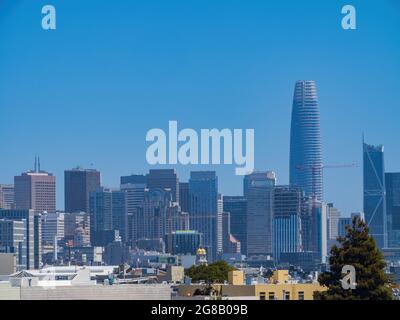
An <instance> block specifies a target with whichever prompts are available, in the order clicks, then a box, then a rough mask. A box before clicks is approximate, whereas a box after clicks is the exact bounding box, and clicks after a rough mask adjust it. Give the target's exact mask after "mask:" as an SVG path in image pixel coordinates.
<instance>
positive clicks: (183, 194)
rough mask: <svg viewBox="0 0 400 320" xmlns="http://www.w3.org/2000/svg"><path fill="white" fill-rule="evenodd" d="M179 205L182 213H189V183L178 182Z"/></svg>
mask: <svg viewBox="0 0 400 320" xmlns="http://www.w3.org/2000/svg"><path fill="white" fill-rule="evenodd" d="M179 205H180V206H181V209H182V211H183V212H189V183H188V182H179Z"/></svg>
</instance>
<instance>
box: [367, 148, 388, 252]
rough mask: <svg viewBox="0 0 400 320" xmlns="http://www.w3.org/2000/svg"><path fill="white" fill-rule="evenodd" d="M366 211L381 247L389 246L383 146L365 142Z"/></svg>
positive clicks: (370, 229)
mask: <svg viewBox="0 0 400 320" xmlns="http://www.w3.org/2000/svg"><path fill="white" fill-rule="evenodd" d="M363 167H364V170H363V171H364V172H363V178H364V213H365V221H366V223H367V225H368V227H369V232H370V234H371V235H372V236H373V237H374V239H375V241H376V244H377V245H378V247H379V248H381V249H382V248H386V247H387V226H386V223H387V222H386V200H385V165H384V156H383V146H381V145H380V146H373V145H369V144H366V143H365V142H363Z"/></svg>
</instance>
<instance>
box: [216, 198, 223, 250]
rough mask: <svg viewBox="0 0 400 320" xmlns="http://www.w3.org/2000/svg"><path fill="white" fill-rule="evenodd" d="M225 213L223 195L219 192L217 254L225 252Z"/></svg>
mask: <svg viewBox="0 0 400 320" xmlns="http://www.w3.org/2000/svg"><path fill="white" fill-rule="evenodd" d="M223 214H224V205H223V202H222V195H221V194H218V198H217V254H222V252H223V241H224V240H223Z"/></svg>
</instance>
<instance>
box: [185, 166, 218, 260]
mask: <svg viewBox="0 0 400 320" xmlns="http://www.w3.org/2000/svg"><path fill="white" fill-rule="evenodd" d="M189 197H190V206H189V217H190V228H191V229H193V230H197V231H199V232H200V233H202V234H203V241H204V247H205V249H206V251H207V255H208V261H209V262H212V261H214V259H216V256H217V214H218V177H217V175H216V173H215V171H192V172H191V173H190V179H189Z"/></svg>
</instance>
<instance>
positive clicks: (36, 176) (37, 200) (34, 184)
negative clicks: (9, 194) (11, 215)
mask: <svg viewBox="0 0 400 320" xmlns="http://www.w3.org/2000/svg"><path fill="white" fill-rule="evenodd" d="M14 187H15V207H16V209H18V210H29V209H32V210H35V211H37V212H44V211H47V212H56V177H55V176H53V175H52V174H51V173H48V172H46V171H42V170H40V161H39V159H37V160H36V161H35V169H34V170H33V171H27V172H25V173H22V174H21V175H20V176H15V177H14Z"/></svg>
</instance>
